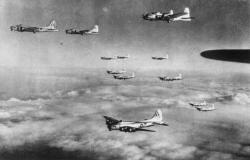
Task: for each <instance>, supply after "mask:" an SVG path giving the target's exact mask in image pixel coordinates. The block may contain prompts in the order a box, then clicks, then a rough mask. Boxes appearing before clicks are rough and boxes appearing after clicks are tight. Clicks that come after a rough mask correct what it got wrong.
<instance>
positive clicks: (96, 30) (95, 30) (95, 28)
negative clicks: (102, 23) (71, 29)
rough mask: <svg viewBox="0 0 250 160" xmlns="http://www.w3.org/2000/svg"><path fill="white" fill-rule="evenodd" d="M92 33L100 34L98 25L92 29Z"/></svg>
mask: <svg viewBox="0 0 250 160" xmlns="http://www.w3.org/2000/svg"><path fill="white" fill-rule="evenodd" d="M91 32H95V33H98V32H99V26H98V25H94V27H93V29H91Z"/></svg>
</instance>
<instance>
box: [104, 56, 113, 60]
mask: <svg viewBox="0 0 250 160" xmlns="http://www.w3.org/2000/svg"><path fill="white" fill-rule="evenodd" d="M114 59H117V57H115V56H113V57H106V56H103V57H101V60H114Z"/></svg>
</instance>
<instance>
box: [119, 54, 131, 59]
mask: <svg viewBox="0 0 250 160" xmlns="http://www.w3.org/2000/svg"><path fill="white" fill-rule="evenodd" d="M129 57H130V55H129V54H128V55H127V56H117V59H128V58H129Z"/></svg>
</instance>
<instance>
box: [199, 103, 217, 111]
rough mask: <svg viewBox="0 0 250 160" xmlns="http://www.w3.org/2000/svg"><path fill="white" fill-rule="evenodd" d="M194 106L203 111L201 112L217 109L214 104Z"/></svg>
mask: <svg viewBox="0 0 250 160" xmlns="http://www.w3.org/2000/svg"><path fill="white" fill-rule="evenodd" d="M194 107H195V109H197V110H198V111H201V112H207V111H213V110H216V108H215V106H214V104H206V105H203V106H194Z"/></svg>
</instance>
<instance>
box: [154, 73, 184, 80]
mask: <svg viewBox="0 0 250 160" xmlns="http://www.w3.org/2000/svg"><path fill="white" fill-rule="evenodd" d="M159 79H160V80H162V81H177V80H182V79H183V78H182V74H179V75H178V76H176V77H168V76H160V77H159Z"/></svg>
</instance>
